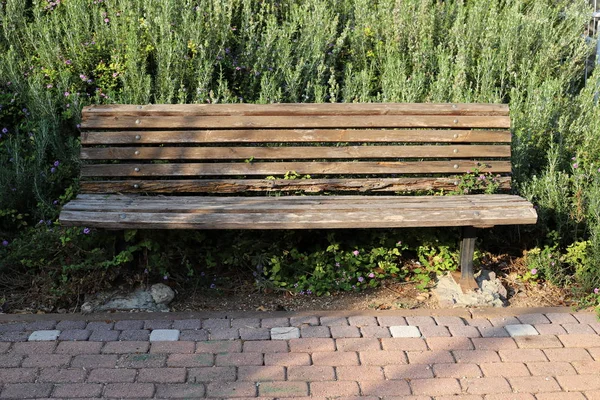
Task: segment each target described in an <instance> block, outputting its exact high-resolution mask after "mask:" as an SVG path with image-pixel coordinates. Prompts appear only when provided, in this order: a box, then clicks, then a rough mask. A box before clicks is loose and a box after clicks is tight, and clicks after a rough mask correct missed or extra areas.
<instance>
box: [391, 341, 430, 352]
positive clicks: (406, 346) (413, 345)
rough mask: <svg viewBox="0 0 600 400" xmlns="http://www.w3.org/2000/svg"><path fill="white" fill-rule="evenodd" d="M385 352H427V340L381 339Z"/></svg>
mask: <svg viewBox="0 0 600 400" xmlns="http://www.w3.org/2000/svg"><path fill="white" fill-rule="evenodd" d="M381 346H382V347H383V350H386V351H387V350H405V351H409V350H412V351H417V350H427V343H426V342H425V339H421V338H383V339H381Z"/></svg>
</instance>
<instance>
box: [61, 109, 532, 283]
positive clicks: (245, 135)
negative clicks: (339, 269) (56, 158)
mask: <svg viewBox="0 0 600 400" xmlns="http://www.w3.org/2000/svg"><path fill="white" fill-rule="evenodd" d="M81 129H82V134H81V145H82V147H81V155H80V158H81V161H82V164H83V165H82V168H81V180H80V194H79V196H78V197H77V198H76V199H74V200H72V201H71V202H69V203H68V204H66V205H65V206H64V207H63V209H62V212H61V214H60V217H59V221H60V222H61V223H62V224H63V225H65V226H87V227H97V228H107V229H142V228H144V229H337V228H403V227H410V228H416V227H462V228H463V229H462V242H461V261H460V263H461V269H462V280H461V284H464V285H467V286H472V285H473V282H474V280H473V254H474V246H475V239H476V233H475V232H476V228H489V227H492V226H495V225H513V224H534V223H535V222H536V219H537V215H536V212H535V209H534V208H533V205H532V204H531V203H530V202H528V201H527V200H525V199H523V198H520V197H518V196H515V195H511V194H509V193H510V186H511V177H510V174H511V168H512V167H511V161H510V159H511V148H510V144H511V141H512V138H511V133H510V115H509V109H508V106H506V105H503V104H396V103H387V104H375V103H371V104H186V105H164V104H156V105H118V104H116V105H100V106H90V107H85V108H84V110H83V113H82V122H81ZM486 185H488V186H486ZM490 185H491V186H490ZM469 188H471V189H473V188H475V189H478V190H480V191H494V190H497V191H498V193H500V194H485V195H482V194H471V193H469V192H470V190H469ZM492 189H493V190H492ZM448 193H452V194H457V193H460V194H461V195H453V196H439V195H436V196H433V195H432V194H448ZM502 193H503V194H502ZM465 194H466V195H465Z"/></svg>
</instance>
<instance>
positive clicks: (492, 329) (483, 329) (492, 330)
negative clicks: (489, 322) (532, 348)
mask: <svg viewBox="0 0 600 400" xmlns="http://www.w3.org/2000/svg"><path fill="white" fill-rule="evenodd" d="M477 329H479V333H481V336H483V337H509V336H510V335H509V334H508V332H507V331H506V329H504V326H480V327H478V328H477Z"/></svg>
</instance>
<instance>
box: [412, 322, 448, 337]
mask: <svg viewBox="0 0 600 400" xmlns="http://www.w3.org/2000/svg"><path fill="white" fill-rule="evenodd" d="M419 330H420V331H421V335H422V336H423V337H426V338H429V337H440V336H441V337H449V336H450V331H448V328H447V327H445V326H439V325H436V326H428V325H425V326H420V327H419Z"/></svg>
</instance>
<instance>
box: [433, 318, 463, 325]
mask: <svg viewBox="0 0 600 400" xmlns="http://www.w3.org/2000/svg"><path fill="white" fill-rule="evenodd" d="M433 318H434V319H435V322H436V323H437V324H438V325H443V326H464V325H466V323H465V320H464V319H463V318H461V317H454V316H450V315H447V316H444V315H442V316H439V317H433Z"/></svg>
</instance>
